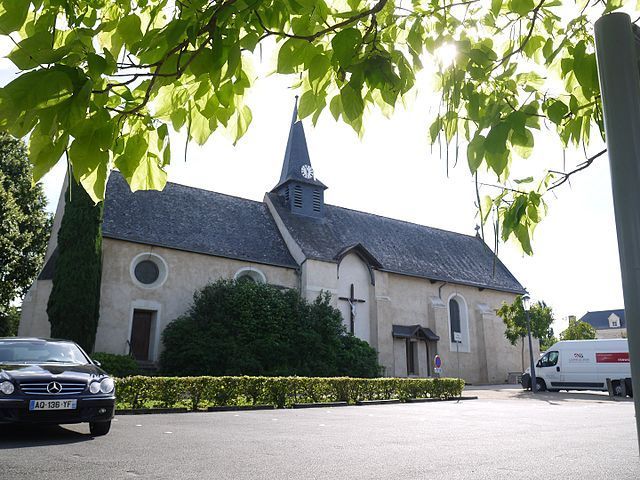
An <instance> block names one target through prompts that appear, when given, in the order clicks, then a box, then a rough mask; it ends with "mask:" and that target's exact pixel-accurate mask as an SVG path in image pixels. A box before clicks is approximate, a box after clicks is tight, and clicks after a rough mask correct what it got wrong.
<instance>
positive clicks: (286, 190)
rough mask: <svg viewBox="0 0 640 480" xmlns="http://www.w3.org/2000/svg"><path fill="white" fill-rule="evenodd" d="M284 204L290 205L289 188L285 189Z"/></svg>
mask: <svg viewBox="0 0 640 480" xmlns="http://www.w3.org/2000/svg"><path fill="white" fill-rule="evenodd" d="M284 203H285V204H286V205H289V187H288V186H287V188H285V189H284Z"/></svg>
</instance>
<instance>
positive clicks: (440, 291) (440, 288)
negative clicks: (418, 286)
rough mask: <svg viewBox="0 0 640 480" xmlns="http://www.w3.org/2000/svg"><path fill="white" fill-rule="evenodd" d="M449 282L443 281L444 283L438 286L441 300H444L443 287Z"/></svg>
mask: <svg viewBox="0 0 640 480" xmlns="http://www.w3.org/2000/svg"><path fill="white" fill-rule="evenodd" d="M448 283H449V282H442V285H440V286H439V287H438V298H439V299H440V300H442V287H444V286H445V285H447V284H448Z"/></svg>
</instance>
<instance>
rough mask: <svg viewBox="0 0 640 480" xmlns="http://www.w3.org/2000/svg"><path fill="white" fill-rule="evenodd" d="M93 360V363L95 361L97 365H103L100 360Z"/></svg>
mask: <svg viewBox="0 0 640 480" xmlns="http://www.w3.org/2000/svg"><path fill="white" fill-rule="evenodd" d="M92 361H93V363H94V364H95V365H97V366H98V367H101V366H102V364H101V363H100V362H99V361H98V360H92Z"/></svg>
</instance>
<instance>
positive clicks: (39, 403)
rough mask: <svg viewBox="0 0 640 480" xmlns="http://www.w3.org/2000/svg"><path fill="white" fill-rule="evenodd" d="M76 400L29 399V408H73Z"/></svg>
mask: <svg viewBox="0 0 640 480" xmlns="http://www.w3.org/2000/svg"><path fill="white" fill-rule="evenodd" d="M77 403H78V401H77V400H30V401H29V410H32V411H33V410H74V409H75V408H76V405H77Z"/></svg>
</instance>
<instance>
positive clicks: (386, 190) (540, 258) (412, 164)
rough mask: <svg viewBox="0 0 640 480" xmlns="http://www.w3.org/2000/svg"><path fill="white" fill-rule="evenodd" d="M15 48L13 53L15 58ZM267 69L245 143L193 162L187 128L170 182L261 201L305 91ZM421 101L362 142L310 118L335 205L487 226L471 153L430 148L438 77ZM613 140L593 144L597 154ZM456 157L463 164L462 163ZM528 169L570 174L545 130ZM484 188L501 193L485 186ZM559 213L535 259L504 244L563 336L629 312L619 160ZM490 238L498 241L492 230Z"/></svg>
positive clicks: (58, 174)
mask: <svg viewBox="0 0 640 480" xmlns="http://www.w3.org/2000/svg"><path fill="white" fill-rule="evenodd" d="M6 52H7V50H6V49H4V52H0V53H2V54H6ZM14 71H15V70H14V67H13V65H12V64H11V63H10V62H8V61H7V60H4V59H2V60H0V84H2V85H4V84H6V83H7V82H9V81H11V78H13V76H14V75H15V74H14ZM257 71H258V73H259V75H260V77H261V79H260V80H258V81H257V82H256V85H255V87H254V88H253V89H252V91H251V93H250V96H249V98H248V104H249V106H250V107H251V109H252V111H253V123H252V125H251V127H250V128H249V131H248V133H247V134H246V135H245V136H244V137H243V138H242V139H241V140H240V142H238V144H237V145H236V146H235V147H234V146H233V145H232V144H231V141H230V140H229V139H227V138H226V137H225V136H224V135H222V134H214V136H213V137H211V138H210V139H209V142H208V143H207V144H206V145H205V146H204V147H198V146H197V145H195V144H191V145H189V148H188V155H187V162H186V163H185V161H184V136H183V135H180V134H176V135H174V136H173V138H172V146H173V152H174V153H173V163H172V165H171V166H170V169H169V181H171V182H176V183H181V184H186V185H191V186H195V187H200V188H205V189H208V190H214V191H217V192H222V193H226V194H231V195H236V196H240V197H244V198H251V199H254V200H262V197H263V195H264V192H266V191H268V190H270V189H271V188H272V187H273V186H275V184H276V183H277V180H278V178H279V175H280V170H281V167H282V159H283V156H284V149H285V145H286V141H287V135H288V130H289V125H290V121H291V113H292V108H293V97H294V92H293V91H292V90H290V89H289V88H288V86H289V85H290V83H291V82H292V79H288V78H283V77H279V76H277V75H268V73H269V72H270V71H272V63H271V60H270V59H265V60H264V61H263V62H262V63H261V64H260V65H258V66H257ZM418 85H419V88H418V92H417V96H416V99H415V101H412V102H410V105H408V106H407V107H406V108H405V109H402V108H400V109H397V111H396V113H395V114H394V115H393V117H392V118H391V119H385V118H384V117H383V116H382V115H380V114H379V113H372V114H371V115H369V117H368V119H367V120H366V122H365V126H366V131H365V135H364V138H363V139H362V140H360V139H358V137H357V135H356V134H355V133H354V132H353V131H352V130H351V128H350V127H348V126H346V125H344V124H342V123H336V122H335V121H334V120H333V118H332V117H331V115H330V114H329V112H328V111H327V112H326V114H323V116H322V117H321V119H320V121H319V122H318V125H317V126H316V127H313V126H312V124H311V122H310V121H306V120H305V122H304V126H305V132H306V136H307V142H308V145H309V153H310V156H311V162H312V165H313V168H314V171H315V174H316V177H317V178H318V179H319V180H321V181H322V182H323V183H324V184H325V185H327V186H328V187H329V188H328V190H327V191H326V193H325V201H326V202H327V203H330V204H333V205H340V206H343V207H347V208H352V209H356V210H362V211H366V212H371V213H375V214H379V215H384V216H388V217H393V218H398V219H402V220H407V221H411V222H415V223H419V224H422V225H429V226H432V227H438V228H443V229H447V230H452V231H456V232H460V233H465V234H474V233H475V231H474V226H475V225H476V223H477V219H476V207H475V205H474V203H475V189H474V184H473V181H472V177H471V175H470V173H469V170H468V167H467V165H466V158H465V157H464V149H461V156H460V158H459V162H458V165H457V166H456V167H455V168H450V169H449V176H448V177H447V174H446V170H447V169H446V161H445V159H444V158H441V157H440V154H439V151H438V147H437V145H436V146H434V147H433V148H432V147H431V145H430V144H429V141H428V138H427V134H428V126H429V124H430V123H431V121H432V120H431V119H432V118H433V117H434V115H435V111H434V105H437V102H438V100H439V99H438V97H437V95H436V94H435V93H433V89H432V87H431V84H430V74H429V73H428V72H426V73H424V74H422V75H421V76H420V80H419V83H418ZM601 148H602V145H601V144H600V143H598V142H594V145H592V146H591V147H590V148H589V152H588V153H589V154H593V153H596V152H598V151H599V150H600V149H601ZM582 159H584V154H583V153H582V152H570V153H568V154H567V165H568V166H571V165H575V164H576V163H579V162H580V161H581V160H582ZM452 162H453V160H452ZM517 168H518V170H519V173H520V171H521V172H522V173H523V174H524V175H527V174H528V173H529V171H534V170H535V171H541V170H543V169H544V168H552V169H556V170H563V154H562V150H561V148H560V146H559V143H556V142H555V141H554V139H553V136H552V135H543V138H540V137H537V138H536V148H535V152H534V155H533V156H532V157H531V158H530V159H528V160H526V161H523V163H522V165H521V166H520V167H517ZM64 173H65V166H64V164H62V163H60V164H59V165H57V166H56V167H55V168H54V169H53V170H52V171H51V172H50V173H49V174H47V175H46V176H45V178H44V179H43V184H44V188H45V192H46V195H47V198H48V200H49V209H50V210H51V211H54V210H55V206H56V203H57V201H58V196H59V194H60V188H61V185H62V180H63V177H64ZM483 193H495V192H491V189H488V188H487V187H484V189H483V190H482V191H481V194H483ZM547 201H548V203H549V207H550V208H549V215H548V216H547V218H546V219H545V220H544V221H543V222H542V224H541V225H540V226H539V227H538V229H537V230H536V234H535V237H534V244H533V247H534V251H535V252H534V256H533V257H528V256H526V255H523V254H522V253H521V252H520V250H519V248H518V247H517V246H515V245H512V244H507V245H504V244H501V245H500V247H499V248H500V250H499V256H500V258H501V260H502V261H503V262H504V263H505V264H506V265H507V267H508V268H509V269H510V270H511V272H512V273H513V274H514V275H515V276H516V278H517V279H518V280H519V281H520V283H522V284H523V285H524V286H525V288H527V289H528V290H529V292H530V293H531V295H532V297H533V299H534V300H544V301H545V302H547V303H548V304H549V305H550V306H551V307H552V308H553V310H554V313H555V317H556V324H555V325H554V329H555V331H556V334H557V333H559V332H560V331H561V330H562V329H564V328H565V327H566V320H564V317H566V316H567V315H577V316H578V317H580V316H582V315H583V314H584V313H586V312H587V311H594V310H604V309H616V308H623V300H622V288H621V280H620V267H619V260H618V250H617V241H616V232H615V222H614V217H613V204H612V198H611V183H610V178H609V165H608V159H607V158H606V156H604V157H601V158H599V159H598V160H596V162H595V163H594V164H593V165H592V166H591V167H590V168H588V169H587V170H585V171H583V172H580V173H578V174H577V175H575V177H574V178H572V180H571V185H569V184H565V186H563V187H561V188H560V189H559V190H557V191H556V196H555V198H554V196H553V195H549V198H547ZM487 237H488V239H487V242H488V243H489V245H490V246H493V241H492V238H493V237H492V234H490V233H489V232H488V230H487Z"/></svg>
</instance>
